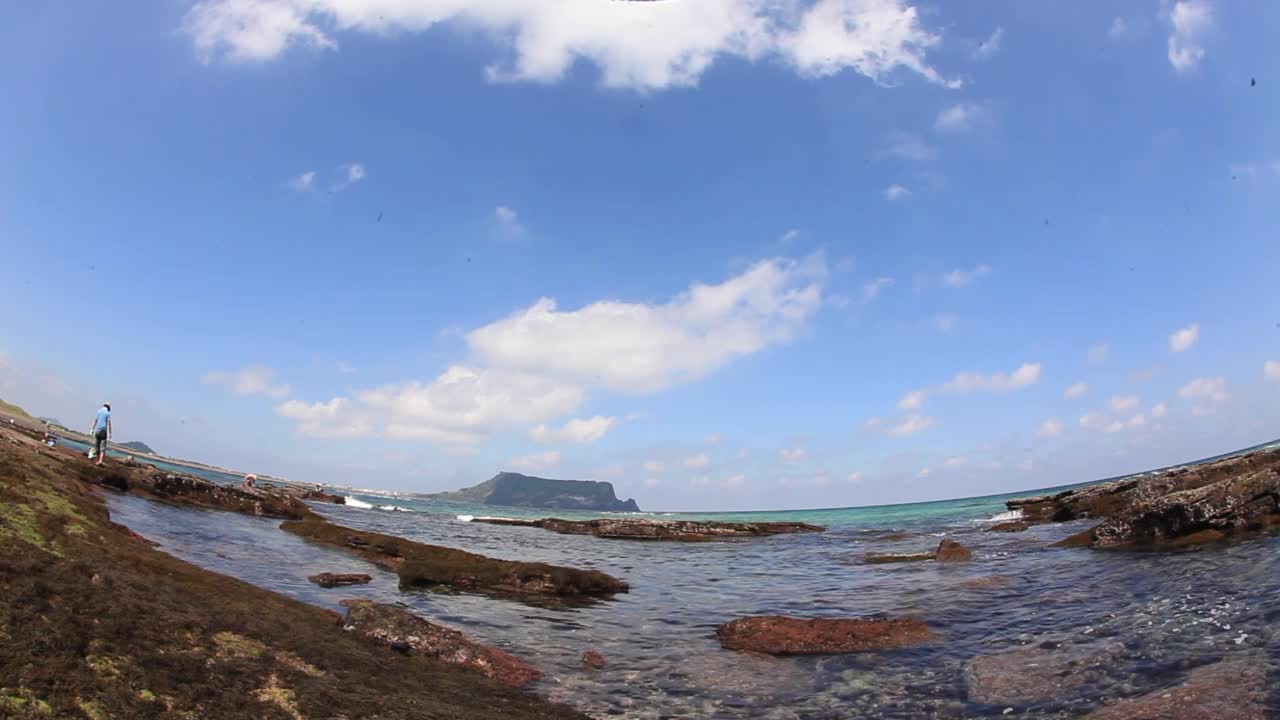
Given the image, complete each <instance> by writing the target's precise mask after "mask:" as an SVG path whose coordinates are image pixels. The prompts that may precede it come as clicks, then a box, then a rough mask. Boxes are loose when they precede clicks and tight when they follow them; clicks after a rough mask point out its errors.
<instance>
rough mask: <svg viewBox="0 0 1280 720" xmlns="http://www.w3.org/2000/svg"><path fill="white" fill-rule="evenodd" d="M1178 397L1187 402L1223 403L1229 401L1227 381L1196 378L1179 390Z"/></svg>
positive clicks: (1219, 377)
mask: <svg viewBox="0 0 1280 720" xmlns="http://www.w3.org/2000/svg"><path fill="white" fill-rule="evenodd" d="M1178 397H1180V398H1184V399H1187V400H1210V401H1213V402H1222V401H1224V400H1226V399H1227V397H1228V395H1227V379H1226V378H1224V377H1222V376H1221V375H1219V376H1218V377H1202V378H1196V379H1195V380H1192V381H1191V382H1189V383H1187V384H1186V385H1183V386H1182V387H1180V388H1178Z"/></svg>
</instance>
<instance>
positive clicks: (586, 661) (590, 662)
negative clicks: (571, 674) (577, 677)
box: [582, 650, 608, 670]
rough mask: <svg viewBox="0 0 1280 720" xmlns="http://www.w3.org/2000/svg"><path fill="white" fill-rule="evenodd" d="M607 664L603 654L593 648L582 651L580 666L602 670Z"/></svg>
mask: <svg viewBox="0 0 1280 720" xmlns="http://www.w3.org/2000/svg"><path fill="white" fill-rule="evenodd" d="M607 664H608V663H606V662H605V660H604V656H603V655H601V654H600V653H598V652H596V651H595V650H588V651H586V652H584V653H582V667H584V668H586V669H587V670H603V669H604V666H605V665H607Z"/></svg>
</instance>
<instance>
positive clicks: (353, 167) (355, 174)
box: [347, 163, 364, 185]
mask: <svg viewBox="0 0 1280 720" xmlns="http://www.w3.org/2000/svg"><path fill="white" fill-rule="evenodd" d="M363 179H364V166H363V165H361V164H360V163H351V164H350V165H347V184H348V185H350V184H351V183H357V182H360V181H361V180H363Z"/></svg>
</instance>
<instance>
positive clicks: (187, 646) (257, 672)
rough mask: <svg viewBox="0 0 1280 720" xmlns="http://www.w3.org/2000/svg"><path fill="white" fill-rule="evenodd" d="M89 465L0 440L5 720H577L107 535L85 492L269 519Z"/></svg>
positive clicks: (26, 442) (188, 489) (114, 467)
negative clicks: (118, 488) (114, 489)
mask: <svg viewBox="0 0 1280 720" xmlns="http://www.w3.org/2000/svg"><path fill="white" fill-rule="evenodd" d="M86 466H87V463H86V462H85V460H84V458H83V457H81V456H78V455H77V454H75V453H71V452H69V451H68V452H61V451H58V450H57V449H53V448H47V447H44V446H42V445H40V443H39V442H37V441H36V440H34V439H32V438H29V437H26V436H23V435H20V434H19V433H17V432H14V431H13V430H10V429H0V647H2V648H3V652H0V716H3V717H17V718H53V717H56V718H80V719H87V720H102V719H106V718H189V719H191V720H195V719H197V718H219V719H220V720H258V719H261V718H271V719H276V720H302V719H311V718H330V719H334V720H337V719H339V718H345V719H346V720H354V719H355V718H367V719H369V720H374V719H379V720H393V719H398V718H457V719H459V720H480V719H482V718H495V717H503V718H519V719H529V720H533V719H538V720H569V719H585V716H583V715H581V714H580V713H577V712H575V711H573V710H571V709H569V708H566V707H563V706H559V705H555V704H552V703H550V702H548V701H546V700H544V699H542V698H539V697H537V696H535V695H531V694H527V693H522V692H518V691H515V690H514V689H512V687H511V684H510V683H507V682H505V681H503V678H500V677H499V678H496V679H495V678H494V677H488V676H486V675H485V674H484V673H483V672H478V671H477V670H478V668H473V667H465V666H462V667H460V666H456V665H452V664H449V663H447V662H444V661H443V660H444V658H443V657H442V655H440V654H437V655H432V654H430V653H412V654H406V653H404V652H400V651H398V650H396V649H393V648H392V647H388V646H387V645H386V644H384V643H383V642H379V641H378V640H375V639H373V638H371V637H368V636H366V635H364V634H362V633H356V632H344V631H343V630H342V624H343V620H342V618H341V617H339V616H338V615H337V614H335V613H333V612H331V611H328V610H324V609H321V608H318V607H314V606H311V605H307V604H304V603H301V602H298V601H296V600H293V599H290V598H286V597H284V596H282V595H277V594H275V593H273V592H269V591H266V590H262V589H260V588H257V587H254V586H252V585H248V584H246V583H243V582H240V581H238V580H234V579H232V578H229V577H226V576H224V575H219V574H216V573H212V572H208V571H206V570H202V569H200V568H197V567H195V566H193V565H190V564H188V563H185V562H182V561H180V560H177V559H176V558H173V557H172V556H170V555H167V554H165V553H163V552H160V551H157V550H156V549H154V548H153V547H151V546H150V544H149V543H146V542H144V541H140V540H139V538H138V537H137V536H136V535H134V534H133V533H131V532H129V531H128V530H127V529H126V528H124V527H122V526H120V525H117V524H115V523H113V522H111V520H110V518H109V517H108V514H107V511H106V509H105V507H104V504H103V502H102V499H101V498H100V497H99V495H98V493H97V491H95V489H94V487H93V486H92V485H91V484H90V483H89V482H86V481H85V480H84V479H82V478H89V479H92V480H95V481H107V480H111V482H104V483H103V484H109V485H113V486H115V485H119V480H118V478H120V477H123V478H124V479H125V481H126V483H125V487H126V488H128V491H129V492H138V493H139V494H144V495H145V494H149V493H152V492H153V491H155V490H158V491H159V492H155V495H156V497H157V498H161V497H164V498H165V499H167V500H169V501H175V500H176V501H179V502H186V501H187V500H193V501H194V502H193V503H192V504H196V505H201V506H209V505H207V504H206V503H209V502H214V501H215V500H218V499H222V500H226V501H227V502H228V503H229V504H230V505H232V506H234V507H236V508H238V510H237V511H240V512H245V511H247V512H249V513H250V514H264V515H265V514H273V513H274V511H273V510H272V509H271V508H275V507H276V506H274V505H271V504H270V503H269V502H267V501H263V502H262V503H261V504H255V503H256V502H257V501H255V502H251V503H248V504H247V505H246V504H245V502H247V501H246V500H245V499H244V498H243V497H241V496H239V495H236V494H234V493H232V494H227V495H224V494H221V493H217V494H208V495H204V494H202V493H201V492H199V491H196V490H193V486H189V485H187V484H185V483H179V484H177V485H173V484H165V483H160V484H153V485H148V484H147V482H148V481H147V479H146V478H145V477H144V476H143V474H141V473H137V472H135V468H130V467H127V466H123V465H118V464H115V463H109V464H108V465H107V466H106V468H107V469H105V470H103V471H101V473H102V474H99V473H98V472H97V471H91V472H84V470H85V469H86ZM112 478H114V479H112ZM113 483H114V484H113ZM193 492H194V493H195V495H193V494H192V493H193ZM165 493H168V495H167V496H166V495H165ZM218 501H219V502H220V501H221V500H218ZM285 507H287V506H285V505H281V506H280V508H285ZM455 639H456V638H455ZM476 652H477V653H478V654H479V655H487V653H484V652H480V651H476Z"/></svg>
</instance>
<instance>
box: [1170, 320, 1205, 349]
mask: <svg viewBox="0 0 1280 720" xmlns="http://www.w3.org/2000/svg"><path fill="white" fill-rule="evenodd" d="M1199 339H1200V325H1199V324H1198V323H1191V324H1190V325H1188V326H1186V327H1184V328H1182V329H1181V330H1175V331H1174V332H1173V333H1172V334H1170V335H1169V349H1170V350H1172V351H1174V352H1184V351H1186V350H1190V349H1191V348H1192V347H1193V346H1194V345H1195V344H1196V341H1197V340H1199Z"/></svg>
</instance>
